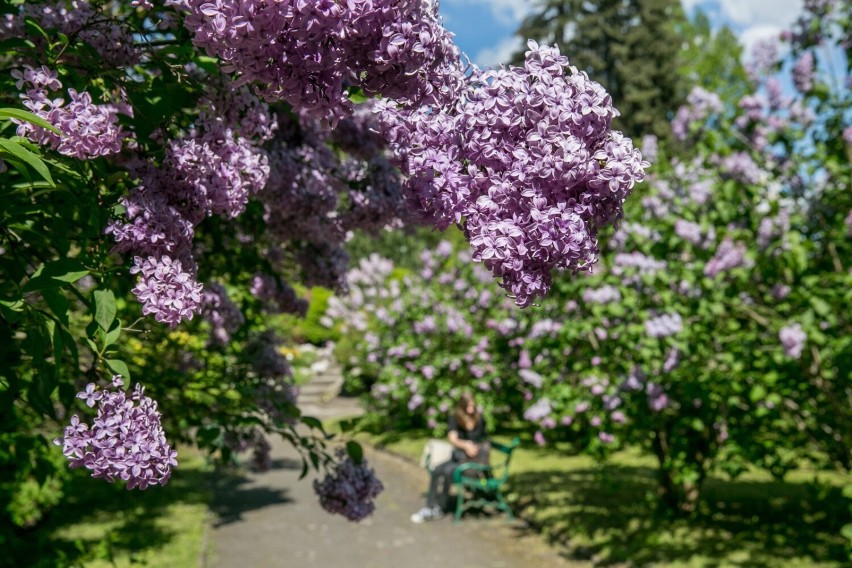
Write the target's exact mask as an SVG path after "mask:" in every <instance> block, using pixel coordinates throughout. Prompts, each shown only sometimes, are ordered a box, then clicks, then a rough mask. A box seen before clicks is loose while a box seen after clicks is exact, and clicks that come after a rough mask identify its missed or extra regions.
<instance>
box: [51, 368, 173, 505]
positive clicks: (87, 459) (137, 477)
mask: <svg viewBox="0 0 852 568" xmlns="http://www.w3.org/2000/svg"><path fill="white" fill-rule="evenodd" d="M122 386H124V382H123V381H122V380H121V377H120V376H119V375H116V376H114V377H113V378H112V387H113V388H114V389H115V390H112V389H103V390H101V389H98V388H97V387H96V386H95V385H94V384H93V383H90V384H88V385H87V386H86V389H85V390H84V391H82V392H80V393H79V394H78V395H77V398H80V399H82V400H85V401H86V405H87V406H89V407H90V408H92V407H94V406H95V405H97V406H98V413H97V416H96V417H95V419H94V421H93V422H92V424H91V426H89V425H88V424H86V423H85V422H81V421H80V418H79V417H78V416H77V415H76V414H75V415H74V416H72V417H71V423H70V425H69V426H67V427H66V428H65V435H64V436H63V437H62V438H60V439H57V440H55V441H54V443H55V444H56V445H58V446H62V452H63V453H64V454H65V457H66V458H68V461H69V463H70V465H71V467H73V468H76V467H85V468H86V469H89V470H91V471H92V477H99V478H103V479H106V480H107V481H109V482H114V481H117V480H122V481H126V482H127V488H128V489H137V488H138V489H147V488H148V487H150V486H152V485H165V484H166V483H168V481H169V478H170V477H171V473H172V467H175V466H177V459H176V458H177V452H176V451H175V450H172V449H171V447H170V446H169V444H168V442H167V441H166V436H165V434H164V432H163V428H162V426H161V425H160V413H159V412H158V411H157V403H156V402H154V401H153V400H151V399H150V398H149V397H147V396H145V394H144V389H143V388H142V386H141V385H138V384H137V385H136V388H135V389H134V391H133V394H131V395H130V397H128V396H127V395H126V394H125V392H124V390H121V387H122Z"/></svg>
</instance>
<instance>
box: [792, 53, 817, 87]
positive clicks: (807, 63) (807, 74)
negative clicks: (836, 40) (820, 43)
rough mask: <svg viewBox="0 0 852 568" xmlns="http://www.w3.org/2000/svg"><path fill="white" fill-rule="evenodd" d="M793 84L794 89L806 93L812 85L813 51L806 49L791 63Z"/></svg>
mask: <svg viewBox="0 0 852 568" xmlns="http://www.w3.org/2000/svg"><path fill="white" fill-rule="evenodd" d="M793 84H794V85H795V86H796V90H797V91H799V92H800V93H802V94H806V93H808V92H810V90H811V89H813V86H814V53H813V51H806V52H804V53H803V54H802V55H800V56H799V58H798V59H797V60H796V63H795V65H793Z"/></svg>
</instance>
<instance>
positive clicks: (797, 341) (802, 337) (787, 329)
mask: <svg viewBox="0 0 852 568" xmlns="http://www.w3.org/2000/svg"><path fill="white" fill-rule="evenodd" d="M778 338H779V339H780V340H781V346H782V347H783V348H784V353H785V354H786V355H787V357H791V358H793V359H799V358H800V357H801V356H802V350H804V348H805V343H806V342H807V340H808V335H807V334H806V333H805V332H804V330H803V329H802V326H801V325H800V324H798V323H794V324H791V325H787V326H784V327H782V328H781V331H779V332H778Z"/></svg>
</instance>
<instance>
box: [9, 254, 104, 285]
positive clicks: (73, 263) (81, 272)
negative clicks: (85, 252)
mask: <svg viewBox="0 0 852 568" xmlns="http://www.w3.org/2000/svg"><path fill="white" fill-rule="evenodd" d="M87 274H89V271H88V270H87V269H86V268H85V267H84V266H83V264H82V263H81V262H80V261H79V260H77V259H75V258H63V259H60V260H55V261H53V262H49V263H47V264H45V265H44V266H42V267H41V268H39V269H38V270H36V271H35V272H34V273H33V275H32V276H31V277H30V279H29V281H28V282H27V283H26V284H24V286H23V290H24V292H34V291H36V290H46V289H48V288H57V287H59V286H61V285H62V284H63V283H68V284H70V283H72V282H76V281H77V280H79V279H80V278H82V277H83V276H86V275H87Z"/></svg>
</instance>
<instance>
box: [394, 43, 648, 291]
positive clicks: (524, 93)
mask: <svg viewBox="0 0 852 568" xmlns="http://www.w3.org/2000/svg"><path fill="white" fill-rule="evenodd" d="M529 45H530V51H528V52H527V54H526V61H525V64H524V67H522V68H516V67H513V68H511V69H500V70H494V71H481V72H480V71H476V72H474V73H473V74H472V76H471V77H470V78H469V81H468V85H467V86H466V88H465V90H464V92H463V93H462V95H461V97H460V98H459V100H458V102H457V104H455V105H452V106H447V107H437V106H432V107H423V108H420V109H417V110H414V111H408V110H406V109H402V108H400V107H398V106H396V105H394V104H393V103H387V102H383V103H382V104H381V105H380V106H379V116H380V120H381V122H382V128H383V132H384V133H385V135H386V137H387V138H388V140H389V142H390V147H391V149H392V150H393V151H394V153H395V158H396V161H397V163H398V164H399V165H400V167H401V168H402V170H403V172H404V173H405V174H406V176H407V177H408V186H407V190H408V198H409V200H410V202H411V203H412V205H413V206H414V208H415V209H416V210H417V211H419V212H420V214H421V216H422V217H423V218H424V219H425V220H427V221H429V222H431V223H433V224H434V225H435V226H437V227H438V228H439V229H445V228H447V227H448V226H449V225H451V224H454V223H455V224H459V225H463V227H464V231H465V234H466V236H467V238H468V240H469V241H470V243H471V245H472V247H473V250H474V255H473V260H475V261H479V262H483V263H484V264H485V266H486V267H487V268H488V269H489V270H490V271H491V272H492V273H493V274H494V275H495V276H498V277H500V278H501V279H502V283H501V286H503V287H504V288H505V289H506V290H507V291H508V292H509V293H510V294H511V295H512V296H513V297H514V298H515V300H516V303H517V304H518V305H519V306H528V305H530V304H531V303H532V302H533V301H534V300H535V298H536V297H539V296H542V295H544V294H545V293H546V292H547V290H548V289H549V287H550V283H551V273H552V271H553V270H556V269H568V270H571V271H574V272H576V271H580V270H590V268H591V266H592V265H593V264H594V262H595V261H596V257H597V252H598V243H597V230H598V228H599V227H601V226H604V225H607V224H611V223H615V222H617V221H618V219H619V218H620V217H621V215H622V204H623V202H624V199H625V198H626V197H627V195H628V194H629V193H630V191H631V190H632V188H633V184H634V183H635V182H636V181H641V180H642V179H643V177H644V168H645V167H647V166H648V163H647V162H644V161H642V157H641V155H640V153H639V151H638V150H634V149H633V145H632V142H631V141H630V139H628V138H624V137H623V136H622V135H621V134H620V133H619V132H613V131H612V130H611V129H610V124H611V121H612V119H613V117H615V116H617V115H618V112H617V111H616V110H615V108H613V106H612V101H611V99H610V97H609V95H608V94H607V93H606V91H605V90H604V89H603V88H602V87H601V86H600V85H599V84H597V83H595V82H594V81H591V80H589V78H588V76H587V75H586V74H585V73H582V72H578V71H577V70H576V69H575V68H572V67H569V65H568V60H567V58H565V57H563V56H562V55H560V54H559V51H558V49H556V48H551V47H543V46H541V47H540V46H538V45H537V44H536V43H535V42H530V44H529Z"/></svg>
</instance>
